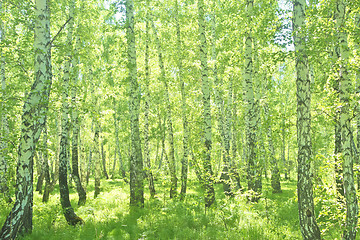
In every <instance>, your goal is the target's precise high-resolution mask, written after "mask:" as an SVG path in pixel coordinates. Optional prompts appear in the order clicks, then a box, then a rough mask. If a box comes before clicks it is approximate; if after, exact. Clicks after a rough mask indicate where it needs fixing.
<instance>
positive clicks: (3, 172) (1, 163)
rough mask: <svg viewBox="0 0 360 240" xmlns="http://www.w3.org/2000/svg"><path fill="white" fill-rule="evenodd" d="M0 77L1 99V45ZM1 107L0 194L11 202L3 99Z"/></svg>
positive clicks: (0, 34) (0, 36)
mask: <svg viewBox="0 0 360 240" xmlns="http://www.w3.org/2000/svg"><path fill="white" fill-rule="evenodd" d="M3 13H4V10H3V6H2V2H1V3H0V14H1V16H2V15H3ZM4 40H5V29H4V24H3V21H2V19H1V20H0V41H1V44H3V42H4ZM0 79H1V91H2V99H3V100H4V99H6V79H5V54H4V51H3V47H1V56H0ZM1 108H2V112H3V114H2V115H1V123H0V124H1V128H0V194H2V195H3V196H4V199H5V201H7V202H11V201H12V200H11V197H10V193H9V187H8V183H7V172H8V164H7V159H6V156H7V148H8V144H7V141H8V139H7V138H8V135H9V126H8V116H7V114H6V113H5V112H6V110H5V104H4V101H2V103H1Z"/></svg>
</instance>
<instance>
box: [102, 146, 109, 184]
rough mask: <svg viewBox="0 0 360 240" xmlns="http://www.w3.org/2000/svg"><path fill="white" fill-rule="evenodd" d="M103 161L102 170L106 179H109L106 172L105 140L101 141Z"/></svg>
mask: <svg viewBox="0 0 360 240" xmlns="http://www.w3.org/2000/svg"><path fill="white" fill-rule="evenodd" d="M101 160H102V170H103V175H104V177H105V178H106V179H109V175H108V174H107V170H106V152H105V150H104V140H102V141H101Z"/></svg>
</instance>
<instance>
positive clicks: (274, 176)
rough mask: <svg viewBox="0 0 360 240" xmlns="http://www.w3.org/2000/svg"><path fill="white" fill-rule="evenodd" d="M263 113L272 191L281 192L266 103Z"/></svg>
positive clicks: (270, 122)
mask: <svg viewBox="0 0 360 240" xmlns="http://www.w3.org/2000/svg"><path fill="white" fill-rule="evenodd" d="M264 115H265V116H266V120H265V121H266V122H267V124H268V127H267V129H268V131H267V137H268V142H269V152H270V164H271V187H272V189H273V193H281V192H282V191H281V185H280V171H279V167H278V161H277V159H276V158H275V148H274V144H273V137H272V128H271V126H272V121H271V117H270V116H271V115H270V113H269V106H268V104H267V103H266V104H265V106H264Z"/></svg>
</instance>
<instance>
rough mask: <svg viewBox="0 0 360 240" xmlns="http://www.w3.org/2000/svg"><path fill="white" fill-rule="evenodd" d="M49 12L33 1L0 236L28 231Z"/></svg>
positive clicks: (46, 73) (45, 90)
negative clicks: (30, 77) (27, 76)
mask: <svg viewBox="0 0 360 240" xmlns="http://www.w3.org/2000/svg"><path fill="white" fill-rule="evenodd" d="M49 43H50V13H49V9H48V1H47V0H36V1H35V38H34V49H35V60H36V61H35V66H34V70H35V73H36V74H35V80H34V83H33V85H32V87H31V90H30V92H29V93H28V95H27V97H26V100H25V103H24V107H23V114H22V117H21V127H20V128H21V134H20V143H19V149H18V164H17V170H16V192H15V196H16V200H15V204H14V207H13V208H12V210H11V212H10V213H9V215H8V217H7V218H6V220H5V223H4V225H3V227H2V229H1V231H0V239H2V240H8V239H15V238H16V237H17V236H18V234H19V233H20V234H26V233H30V232H31V231H32V215H33V211H32V207H33V158H34V151H35V145H36V143H37V141H38V140H39V137H40V134H41V131H42V129H43V127H44V125H45V122H46V116H47V110H48V101H49V94H50V88H51V83H52V79H51V55H50V44H49Z"/></svg>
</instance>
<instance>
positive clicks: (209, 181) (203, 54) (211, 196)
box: [198, 0, 215, 207]
mask: <svg viewBox="0 0 360 240" xmlns="http://www.w3.org/2000/svg"><path fill="white" fill-rule="evenodd" d="M204 8H205V6H204V1H203V0H198V12H199V38H200V62H201V82H202V83H201V84H202V86H201V90H202V94H203V118H204V140H205V142H204V145H205V149H204V155H203V156H204V158H203V166H204V171H205V173H204V176H203V178H204V187H205V207H210V206H211V205H212V204H213V203H214V201H215V190H214V180H213V171H212V167H211V107H210V84H209V78H208V64H207V43H206V36H205V9H204Z"/></svg>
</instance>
